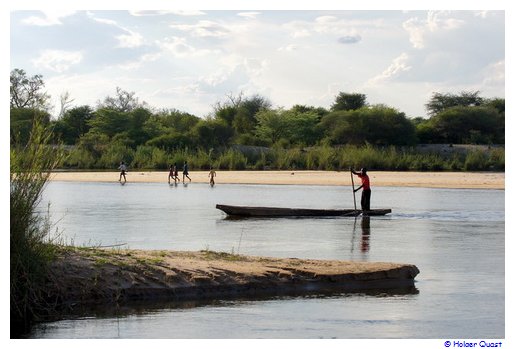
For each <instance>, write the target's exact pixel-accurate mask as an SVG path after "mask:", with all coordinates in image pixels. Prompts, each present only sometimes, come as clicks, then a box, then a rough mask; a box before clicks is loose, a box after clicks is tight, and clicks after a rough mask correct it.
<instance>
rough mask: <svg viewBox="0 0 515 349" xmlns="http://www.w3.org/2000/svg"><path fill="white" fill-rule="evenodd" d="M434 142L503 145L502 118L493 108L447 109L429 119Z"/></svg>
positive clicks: (458, 107) (457, 107)
mask: <svg viewBox="0 0 515 349" xmlns="http://www.w3.org/2000/svg"><path fill="white" fill-rule="evenodd" d="M429 126H430V127H431V128H432V129H433V130H434V131H433V134H434V137H435V138H434V139H433V141H434V142H441V143H458V144H459V143H469V144H470V143H472V144H490V143H504V117H500V115H499V112H498V110H497V109H495V108H493V107H464V106H456V107H452V108H448V109H446V110H444V111H442V112H440V113H439V114H437V115H435V116H433V117H431V119H430V120H429Z"/></svg>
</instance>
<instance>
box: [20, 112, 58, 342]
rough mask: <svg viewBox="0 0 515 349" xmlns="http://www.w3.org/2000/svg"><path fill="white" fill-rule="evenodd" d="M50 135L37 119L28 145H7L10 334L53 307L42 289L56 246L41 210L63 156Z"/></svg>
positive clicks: (28, 324)
mask: <svg viewBox="0 0 515 349" xmlns="http://www.w3.org/2000/svg"><path fill="white" fill-rule="evenodd" d="M51 137H52V133H51V132H50V130H49V128H48V127H45V126H43V125H42V123H41V120H40V119H39V118H36V119H35V120H34V124H33V127H32V129H31V132H30V133H29V134H28V138H27V142H26V144H19V145H16V146H11V153H10V202H11V207H10V318H11V335H12V334H13V333H17V332H22V331H23V330H25V329H27V328H28V327H29V326H30V323H31V322H32V321H33V320H34V319H37V318H38V317H39V316H40V315H41V314H44V313H46V312H47V311H48V310H50V309H51V306H49V305H48V304H47V303H46V302H45V296H44V294H43V293H44V291H43V289H44V284H45V282H46V276H47V268H48V264H49V262H50V260H51V259H52V258H53V255H54V252H55V245H54V244H52V241H50V240H49V238H48V237H49V232H50V230H51V225H50V223H49V220H48V215H45V213H44V212H39V211H40V210H41V207H40V206H39V205H40V201H41V195H42V192H43V188H44V186H45V183H46V181H47V180H48V177H49V175H50V173H51V171H52V170H53V169H55V167H56V166H57V164H58V163H59V162H60V160H61V154H62V153H61V152H60V151H59V148H56V147H52V146H49V145H48V144H49V142H50V139H51Z"/></svg>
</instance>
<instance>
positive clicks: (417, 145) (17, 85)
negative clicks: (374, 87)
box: [10, 69, 505, 171]
mask: <svg viewBox="0 0 515 349" xmlns="http://www.w3.org/2000/svg"><path fill="white" fill-rule="evenodd" d="M43 88H44V81H43V79H42V77H41V76H40V75H35V76H33V77H29V76H27V74H26V73H25V71H23V70H20V69H15V70H13V71H12V72H11V124H10V125H11V145H19V144H25V143H26V142H27V139H28V137H29V134H30V129H31V127H32V124H33V121H34V119H35V118H38V119H39V120H41V122H42V124H43V125H45V126H48V127H50V129H51V130H52V136H51V138H52V142H54V143H58V142H62V143H63V144H65V145H66V157H65V158H64V161H63V162H62V163H61V164H60V167H62V168H69V169H113V168H116V167H118V165H119V163H120V161H125V163H127V164H129V167H130V168H133V169H147V170H151V169H161V170H162V169H167V168H168V167H169V166H170V165H171V164H174V163H175V164H177V165H178V166H179V167H180V166H181V165H182V164H183V163H184V161H186V160H187V161H188V163H189V165H190V169H192V170H201V169H209V168H210V167H214V168H218V169H224V170H243V169H247V170H248V169H254V170H260V169H271V170H283V169H287V170H290V169H298V170H300V169H302V170H339V169H345V168H348V167H349V166H355V167H359V166H367V167H368V168H370V169H374V170H417V171H421V170H422V171H424V170H431V171H445V170H453V171H484V170H494V171H503V170H504V132H505V110H504V104H505V101H504V99H503V98H483V97H481V96H480V95H479V91H476V92H467V91H462V92H460V93H458V94H452V93H446V94H442V93H438V92H435V93H434V94H433V95H432V97H431V98H430V100H429V101H428V102H427V104H426V105H425V107H426V110H427V112H428V115H429V118H422V117H411V118H409V117H407V116H406V115H405V113H403V112H402V111H400V110H398V109H396V108H395V107H391V106H386V105H382V104H376V105H371V104H369V103H367V100H366V95H364V94H360V93H344V92H341V93H339V94H338V95H337V96H336V97H335V101H334V103H333V104H332V106H331V107H330V108H329V109H326V108H323V107H315V106H307V105H301V104H298V105H294V106H293V107H291V108H289V109H285V108H280V107H273V106H272V103H271V102H270V101H269V100H267V99H266V98H265V97H263V96H259V95H254V96H244V95H243V94H241V93H240V94H239V95H237V96H234V95H229V96H228V97H227V98H226V100H225V101H220V102H218V103H217V104H216V105H214V106H213V110H212V112H211V113H210V114H209V115H207V116H205V117H203V118H200V117H198V116H195V115H192V114H189V113H187V112H183V111H179V110H176V109H156V108H152V107H150V106H149V105H148V104H147V103H145V102H140V101H139V99H138V98H137V97H136V96H135V93H134V92H128V91H124V90H122V89H121V88H117V89H116V93H115V95H114V96H108V97H105V99H104V100H102V101H98V103H97V105H96V106H94V107H92V106H88V105H82V106H72V105H71V99H70V96H69V94H67V93H66V94H64V95H63V96H61V108H60V111H59V112H58V113H57V115H51V114H50V112H49V110H50V107H49V106H48V100H49V98H48V97H49V96H48V95H47V94H46V93H45V92H44V91H43ZM464 145H466V146H464Z"/></svg>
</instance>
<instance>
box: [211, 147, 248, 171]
mask: <svg viewBox="0 0 515 349" xmlns="http://www.w3.org/2000/svg"><path fill="white" fill-rule="evenodd" d="M216 167H217V168H219V169H221V170H244V169H246V168H247V158H246V157H245V155H243V154H242V153H240V152H239V151H236V150H233V149H229V150H227V151H226V152H224V153H222V154H221V155H220V157H219V158H218V166H216Z"/></svg>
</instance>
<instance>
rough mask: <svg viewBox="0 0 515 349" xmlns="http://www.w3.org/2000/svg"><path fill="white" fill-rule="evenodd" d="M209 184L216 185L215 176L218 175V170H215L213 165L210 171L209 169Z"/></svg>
mask: <svg viewBox="0 0 515 349" xmlns="http://www.w3.org/2000/svg"><path fill="white" fill-rule="evenodd" d="M208 177H209V184H210V185H211V186H214V185H215V177H216V171H215V170H213V168H212V167H211V169H210V171H209V175H208Z"/></svg>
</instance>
